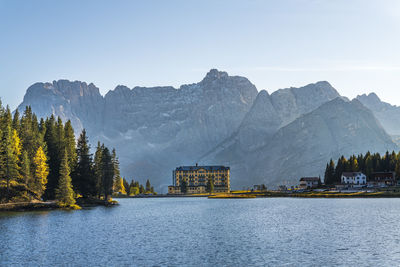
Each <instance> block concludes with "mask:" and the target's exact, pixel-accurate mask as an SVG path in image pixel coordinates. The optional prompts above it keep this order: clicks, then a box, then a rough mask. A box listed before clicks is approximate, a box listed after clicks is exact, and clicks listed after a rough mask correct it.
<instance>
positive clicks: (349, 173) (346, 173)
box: [342, 172, 364, 177]
mask: <svg viewBox="0 0 400 267" xmlns="http://www.w3.org/2000/svg"><path fill="white" fill-rule="evenodd" d="M358 174H364V173H362V172H342V176H345V177H354V176H357V175H358Z"/></svg>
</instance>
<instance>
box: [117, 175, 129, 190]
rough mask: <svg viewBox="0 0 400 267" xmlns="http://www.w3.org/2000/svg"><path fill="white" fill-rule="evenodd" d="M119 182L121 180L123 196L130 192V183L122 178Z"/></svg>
mask: <svg viewBox="0 0 400 267" xmlns="http://www.w3.org/2000/svg"><path fill="white" fill-rule="evenodd" d="M119 180H120V192H121V194H126V193H127V189H128V190H129V183H128V181H127V180H126V179H125V178H120V179H119ZM124 192H125V193H124Z"/></svg>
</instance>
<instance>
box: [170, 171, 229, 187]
mask: <svg viewBox="0 0 400 267" xmlns="http://www.w3.org/2000/svg"><path fill="white" fill-rule="evenodd" d="M229 172H230V169H229V167H225V166H198V165H197V164H196V166H181V167H178V168H176V169H175V170H174V171H172V185H171V186H168V194H181V193H182V192H181V183H182V181H186V193H188V194H194V193H206V191H207V190H206V189H207V182H208V180H210V181H213V183H214V192H230V173H229Z"/></svg>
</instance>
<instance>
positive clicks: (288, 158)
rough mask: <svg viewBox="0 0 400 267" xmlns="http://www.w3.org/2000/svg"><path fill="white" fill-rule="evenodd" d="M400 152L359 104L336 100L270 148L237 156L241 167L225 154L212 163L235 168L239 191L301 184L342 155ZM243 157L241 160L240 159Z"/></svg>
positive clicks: (275, 140)
mask: <svg viewBox="0 0 400 267" xmlns="http://www.w3.org/2000/svg"><path fill="white" fill-rule="evenodd" d="M393 149H398V147H397V146H396V145H395V144H394V143H393V142H392V140H391V138H390V136H389V135H388V134H387V133H386V132H385V130H384V129H383V128H382V127H381V126H380V124H379V122H378V121H377V120H376V118H375V117H374V116H373V114H372V112H371V111H370V110H368V109H367V108H365V107H364V106H363V105H362V104H361V103H360V102H359V101H357V100H353V101H351V102H346V101H345V100H343V99H341V98H336V99H334V100H332V101H330V102H328V103H326V104H323V105H322V106H320V107H319V108H317V109H316V110H314V111H312V112H310V113H307V114H305V115H303V116H301V117H300V118H298V119H296V120H295V121H293V122H292V123H290V124H288V125H287V126H285V127H283V128H281V129H279V130H278V132H277V133H276V134H275V135H274V136H273V137H272V138H271V139H270V141H269V142H268V144H267V145H265V146H263V147H260V148H258V149H257V150H255V151H250V152H248V153H246V154H242V155H237V157H235V158H236V160H235V162H230V161H229V159H228V160H225V155H224V154H217V155H215V157H214V158H211V159H208V160H209V161H212V162H217V163H218V164H227V163H231V165H232V173H235V175H237V176H238V177H243V178H241V179H232V183H233V184H234V186H236V187H241V186H246V185H249V184H257V183H265V184H268V185H270V186H277V185H279V184H282V183H288V184H296V183H298V179H299V178H300V177H302V176H318V175H321V176H322V175H323V172H324V168H325V165H326V163H327V161H328V160H329V159H330V158H334V159H336V158H337V157H339V156H340V155H342V154H344V155H350V154H353V153H365V152H367V151H368V150H370V151H374V152H384V151H386V150H393ZM239 157H240V159H239Z"/></svg>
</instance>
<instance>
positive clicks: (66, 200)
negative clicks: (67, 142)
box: [55, 149, 75, 206]
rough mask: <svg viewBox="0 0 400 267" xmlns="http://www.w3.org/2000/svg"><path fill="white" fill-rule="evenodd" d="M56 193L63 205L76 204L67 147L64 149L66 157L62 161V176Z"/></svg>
mask: <svg viewBox="0 0 400 267" xmlns="http://www.w3.org/2000/svg"><path fill="white" fill-rule="evenodd" d="M55 193H56V199H57V200H58V202H59V203H60V204H61V205H62V206H71V205H74V204H75V199H74V191H73V189H72V182H71V177H70V170H69V166H68V154H67V151H66V149H64V157H63V159H62V161H61V166H60V178H59V180H58V186H57V189H56V192H55Z"/></svg>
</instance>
